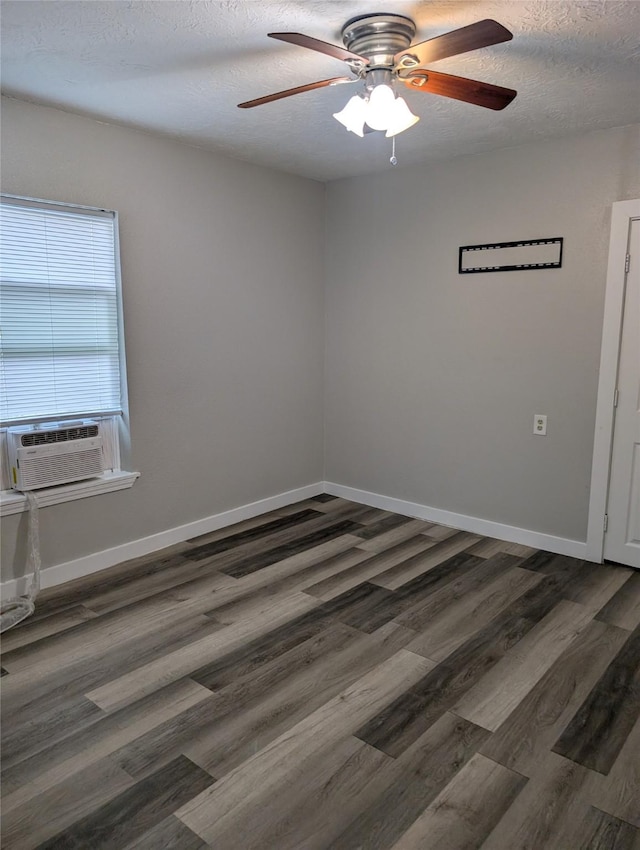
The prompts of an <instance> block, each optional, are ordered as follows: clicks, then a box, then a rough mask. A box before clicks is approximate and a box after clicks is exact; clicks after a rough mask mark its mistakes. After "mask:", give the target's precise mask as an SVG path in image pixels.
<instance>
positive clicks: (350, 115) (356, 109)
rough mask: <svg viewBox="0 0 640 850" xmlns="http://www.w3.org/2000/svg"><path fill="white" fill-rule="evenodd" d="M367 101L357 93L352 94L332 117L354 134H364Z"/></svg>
mask: <svg viewBox="0 0 640 850" xmlns="http://www.w3.org/2000/svg"><path fill="white" fill-rule="evenodd" d="M366 113H367V101H366V100H364V99H363V98H361V97H359V96H358V95H354V96H353V97H352V98H351V99H350V100H349V101H347V105H346V106H345V107H344V109H342V110H341V111H340V112H334V113H333V117H334V118H335V119H336V121H339V122H340V123H341V124H342V125H344V126H345V127H346V128H347V130H349V132H351V133H355V134H356V136H364V122H365V120H366Z"/></svg>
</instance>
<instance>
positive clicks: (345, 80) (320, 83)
mask: <svg viewBox="0 0 640 850" xmlns="http://www.w3.org/2000/svg"><path fill="white" fill-rule="evenodd" d="M356 82H358V81H357V80H353V79H351V77H331V79H330V80H318V81H317V82H315V83H306V84H305V85H304V86H296V87H295V88H294V89H285V91H278V92H275V93H274V94H266V95H265V96H264V97H257V98H256V99H255V100H246V101H245V102H244V103H239V104H238V106H239V107H240V109H249V108H250V107H252V106H262V104H263V103H271V101H272V100H280V99H281V98H283V97H291V95H293V94H302V93H303V92H306V91H313V90H314V89H323V88H324V87H325V86H336V85H338V84H339V83H356Z"/></svg>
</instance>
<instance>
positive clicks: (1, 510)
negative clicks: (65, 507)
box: [0, 472, 140, 516]
mask: <svg viewBox="0 0 640 850" xmlns="http://www.w3.org/2000/svg"><path fill="white" fill-rule="evenodd" d="M139 476H140V473H139V472H104V473H103V474H102V475H101V476H99V477H98V478H91V479H90V480H88V481H78V482H77V483H76V484H60V485H59V486H58V487H48V488H46V487H43V488H42V490H36V491H35V494H36V496H37V498H38V505H39V506H40V507H41V508H46V507H49V505H58V504H60V503H61V502H73V501H75V500H76V499H86V498H88V497H89V496H99V495H101V494H102V493H113V492H114V491H115V490H128V489H129V487H133V484H134V482H135V480H136V478H138V477H139ZM26 510H27V498H26V496H24V495H23V494H22V493H18V492H16V491H15V490H1V491H0V516H8V515H9V514H19V513H22V512H23V511H26Z"/></svg>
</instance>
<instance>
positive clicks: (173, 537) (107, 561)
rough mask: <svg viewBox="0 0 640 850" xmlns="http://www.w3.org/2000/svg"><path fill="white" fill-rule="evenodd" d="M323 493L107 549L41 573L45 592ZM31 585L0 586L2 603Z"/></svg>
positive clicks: (301, 490) (254, 505) (312, 488)
mask: <svg viewBox="0 0 640 850" xmlns="http://www.w3.org/2000/svg"><path fill="white" fill-rule="evenodd" d="M322 492H324V487H323V484H322V482H321V481H318V482H316V483H315V484H308V485H307V486H306V487H298V488H297V489H296V490H288V491H287V492H286V493H279V494H278V495H276V496H269V497H268V498H266V499H260V501H258V502H251V503H250V504H248V505H241V506H240V507H238V508H232V509H231V510H229V511H224V512H223V513H221V514H214V515H213V516H208V517H204V518H203V519H199V520H196V521H195V522H189V523H186V525H179V526H177V527H176V528H169V529H167V530H166V531H161V532H159V533H158V534H152V535H150V536H149V537H141V538H140V539H139V540H132V541H131V542H129V543H123V544H121V545H120V546H114V547H113V548H112V549H104V550H103V551H102V552H95V553H94V554H92V555H86V556H85V557H83V558H77V559H76V560H74V561H67V562H66V563H64V564H56V565H55V566H53V567H48V568H47V569H45V570H43V571H42V573H41V575H40V584H41V587H42V588H43V589H44V588H45V587H54V586H55V585H57V584H62V583H63V582H65V581H71V580H72V579H75V578H81V577H82V576H87V575H90V574H91V573H95V572H98V571H99V570H104V569H106V568H107V567H113V566H114V565H115V564H120V563H122V562H123V561H129V560H131V558H140V557H141V556H143V555H149V554H150V553H151V552H156V551H158V549H164V548H165V547H167V546H172V545H173V544H174V543H182V542H183V541H184V540H189V539H191V538H192V537H199V536H200V535H201V534H208V533H209V532H211V531H217V530H218V529H219V528H225V527H226V526H228V525H233V524H234V523H236V522H242V521H243V520H245V519H253V517H256V516H260V515H261V514H266V513H269V511H275V510H277V509H278V508H284V507H285V506H286V505H292V504H294V502H301V501H303V500H304V499H309V498H311V497H312V496H317V495H319V494H320V493H322ZM29 582H30V576H24V577H22V578H18V579H10V580H9V581H5V582H3V583H2V584H1V585H0V596H1V597H2V598H3V599H8V598H11V597H13V596H20V595H22V594H24V593H26V592H27V590H28V586H29Z"/></svg>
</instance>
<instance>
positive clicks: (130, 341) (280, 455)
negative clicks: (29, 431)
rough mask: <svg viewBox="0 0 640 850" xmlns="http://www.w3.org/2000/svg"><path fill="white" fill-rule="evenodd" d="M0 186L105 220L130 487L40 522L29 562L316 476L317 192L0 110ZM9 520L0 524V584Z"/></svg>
mask: <svg viewBox="0 0 640 850" xmlns="http://www.w3.org/2000/svg"><path fill="white" fill-rule="evenodd" d="M2 184H3V185H2V188H3V191H5V192H10V193H14V194H21V195H30V196H35V197H40V198H48V199H54V200H59V201H68V202H75V203H79V204H88V205H91V206H101V207H105V208H109V209H115V210H118V211H119V213H120V239H121V258H122V276H123V289H124V309H125V336H126V349H127V359H128V377H129V399H130V413H131V439H132V456H131V464H130V468H133V469H136V470H139V471H140V472H141V473H142V477H141V479H140V480H139V481H138V482H137V483H136V484H135V485H134V487H133V488H132V489H131V490H128V491H124V492H118V493H112V494H109V495H104V496H98V497H94V498H90V499H84V500H82V501H76V502H71V503H67V504H63V505H58V506H55V507H51V508H47V509H46V510H44V511H42V515H41V539H42V555H43V566H45V567H46V566H49V565H51V564H57V563H63V562H65V561H68V560H71V559H74V558H77V557H80V556H83V555H87V554H90V553H92V552H97V551H100V550H103V549H107V548H110V547H112V546H116V545H118V544H120V543H125V542H128V541H131V540H135V539H138V538H141V537H145V536H147V535H151V534H154V533H157V532H160V531H163V530H166V529H169V528H172V527H175V526H178V525H181V524H183V523H187V522H190V521H193V520H197V519H200V518H202V517H206V516H210V515H212V514H216V513H219V512H221V511H224V510H228V509H230V508H233V507H236V506H238V505H243V504H246V503H249V502H253V501H255V500H257V499H261V498H264V497H267V496H271V495H274V494H277V493H280V492H283V491H286V490H289V489H292V488H296V487H300V486H303V485H306V484H310V483H312V482H315V481H319V480H321V479H322V451H323V449H322V378H323V375H322V370H323V362H322V351H323V339H322V315H323V306H322V298H323V293H322V287H323V245H324V201H325V189H324V187H323V185H321V184H319V183H315V182H313V181H310V180H304V179H301V178H297V177H292V176H290V175H285V174H281V173H278V172H275V171H269V170H267V169H263V168H259V167H253V166H250V165H247V164H246V163H241V162H236V161H234V160H230V159H227V158H225V157H222V156H217V155H215V154H212V153H208V152H204V151H201V150H198V149H196V148H190V147H187V146H186V145H182V144H179V143H175V142H172V141H170V140H164V139H161V138H157V137H153V136H151V135H146V134H143V133H139V132H135V131H132V130H128V129H124V128H121V127H115V126H109V125H105V124H101V123H98V122H96V121H92V120H89V119H86V118H80V117H77V116H74V115H70V114H66V113H63V112H60V111H57V110H54V109H48V108H43V107H38V106H33V105H29V104H25V103H21V102H18V101H14V100H9V99H3V104H2ZM25 525H26V523H25V518H24V516H23V517H19V516H11V517H7V518H6V519H5V520H3V522H2V532H3V534H2V578H3V580H6V579H8V578H11V577H13V576H17V575H21V574H22V572H23V571H24V561H23V558H24V543H23V538H24V531H25ZM16 543H17V548H16Z"/></svg>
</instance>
